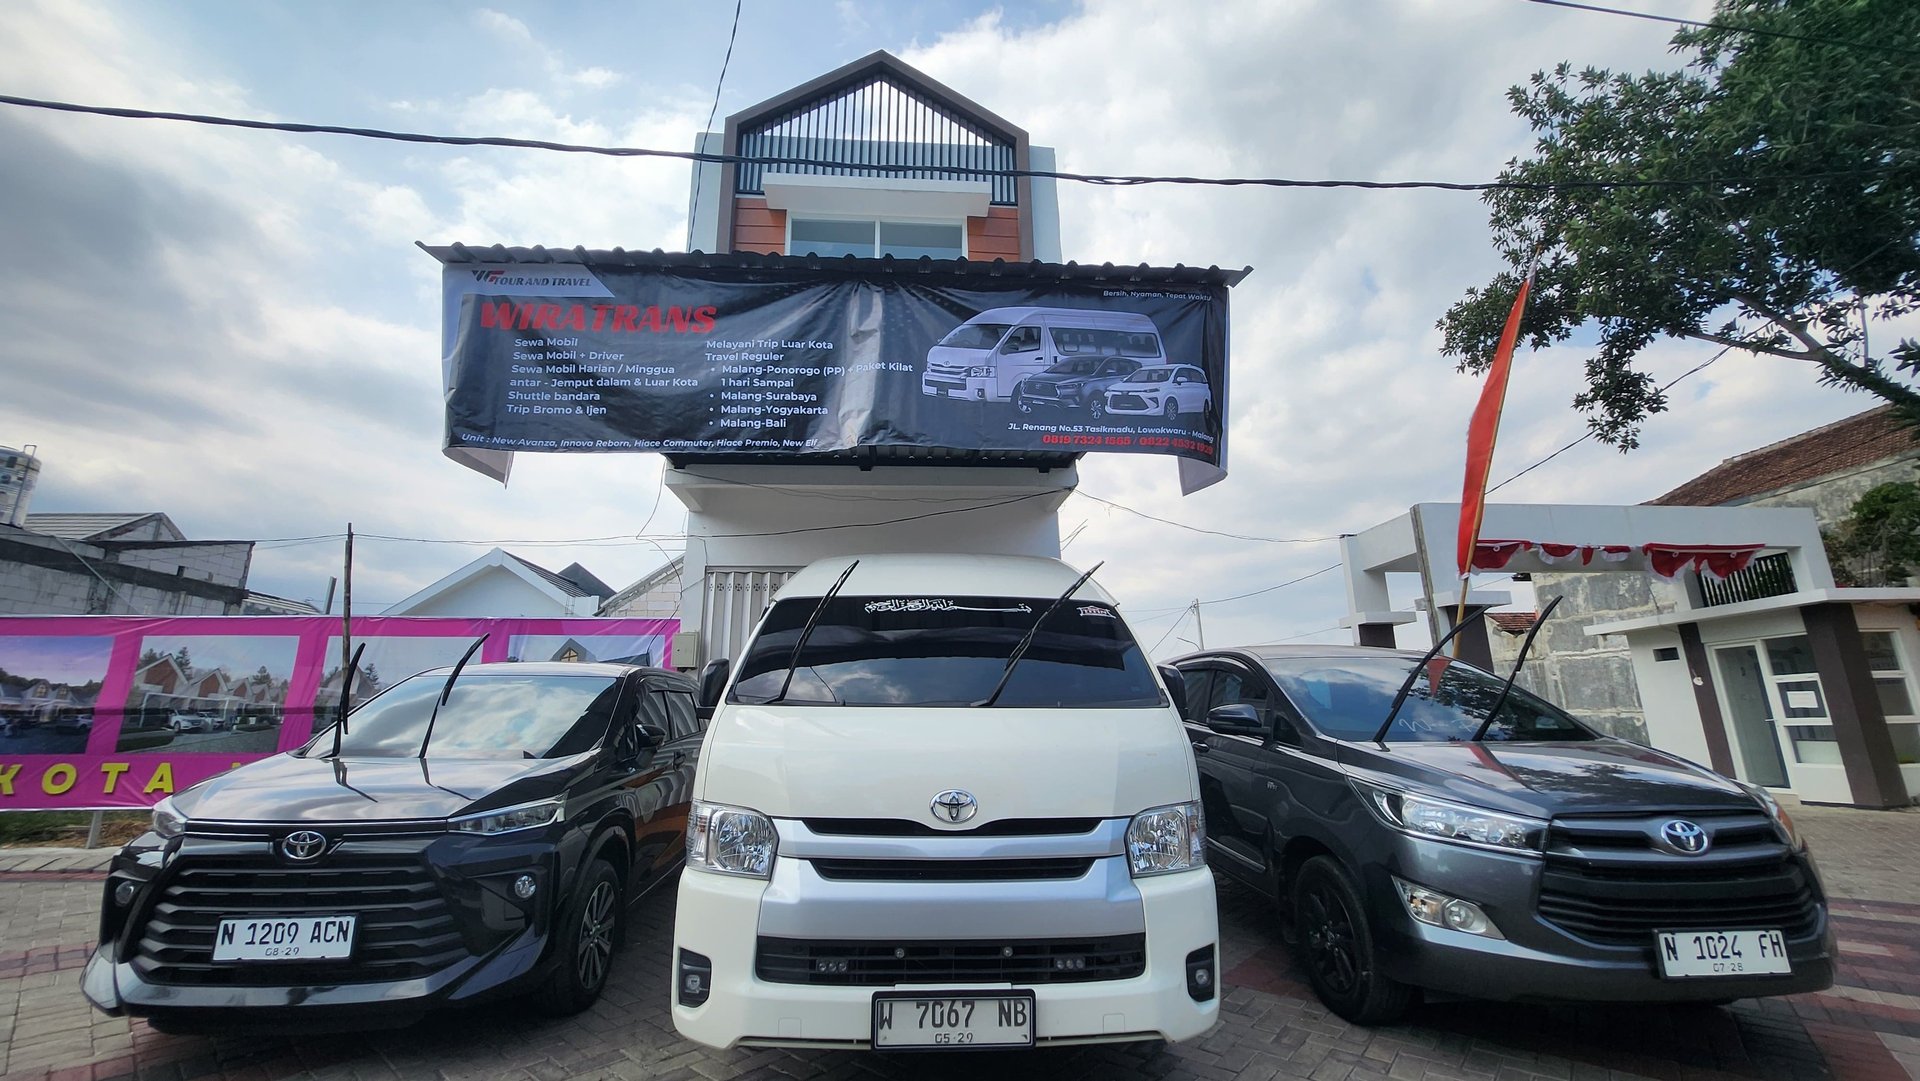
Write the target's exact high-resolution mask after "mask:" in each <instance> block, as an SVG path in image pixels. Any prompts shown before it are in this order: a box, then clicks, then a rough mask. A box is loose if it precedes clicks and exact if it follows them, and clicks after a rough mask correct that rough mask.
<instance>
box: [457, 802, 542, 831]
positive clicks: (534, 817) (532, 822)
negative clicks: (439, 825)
mask: <svg viewBox="0 0 1920 1081" xmlns="http://www.w3.org/2000/svg"><path fill="white" fill-rule="evenodd" d="M560 808H561V801H560V800H557V799H543V800H541V801H539V802H538V803H522V804H519V805H518V806H514V807H502V808H500V809H499V810H497V811H482V812H481V813H479V814H471V815H461V816H460V817H459V818H449V819H447V828H448V829H450V830H452V831H453V832H455V833H478V834H482V835H486V836H491V835H493V834H496V833H512V832H514V831H515V830H530V829H535V828H537V827H540V826H550V825H552V824H553V823H554V822H556V821H558V820H559V818H560Z"/></svg>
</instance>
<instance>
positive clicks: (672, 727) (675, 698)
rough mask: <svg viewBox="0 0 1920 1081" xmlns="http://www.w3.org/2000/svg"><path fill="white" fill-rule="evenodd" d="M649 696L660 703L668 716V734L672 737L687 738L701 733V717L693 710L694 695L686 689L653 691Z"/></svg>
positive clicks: (662, 710)
mask: <svg viewBox="0 0 1920 1081" xmlns="http://www.w3.org/2000/svg"><path fill="white" fill-rule="evenodd" d="M648 697H649V698H652V699H654V700H656V701H657V702H658V703H659V704H660V710H661V712H663V713H665V714H666V716H667V724H666V729H667V735H668V737H669V738H672V739H685V738H687V737H688V736H694V735H699V733H700V718H699V717H698V716H697V715H696V714H695V713H694V711H693V696H692V695H690V694H688V693H687V692H685V691H651V692H649V693H648Z"/></svg>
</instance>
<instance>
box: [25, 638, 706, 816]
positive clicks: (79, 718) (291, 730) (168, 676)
mask: <svg viewBox="0 0 1920 1081" xmlns="http://www.w3.org/2000/svg"><path fill="white" fill-rule="evenodd" d="M679 628H680V622H679V621H678V620H672V619H412V618H391V619H389V618H385V617H379V616H374V617H370V618H366V619H356V620H354V621H353V644H354V645H355V646H356V647H357V646H360V645H363V644H364V645H365V646H366V650H365V651H364V652H363V653H362V654H361V657H360V667H359V670H358V674H357V675H356V676H355V677H354V679H353V687H352V700H351V704H352V705H355V706H357V705H359V704H360V703H362V702H364V701H366V700H368V699H369V698H372V697H373V696H375V695H377V694H379V693H380V692H381V691H384V690H386V689H387V688H388V687H391V686H393V685H394V684H397V683H399V682H401V681H402V680H404V679H406V678H407V677H408V676H411V675H414V674H415V673H418V672H424V671H427V670H429V669H434V668H444V667H446V666H449V665H452V664H454V663H456V662H458V661H459V659H460V657H461V655H462V654H464V653H466V651H467V649H468V647H470V646H471V645H473V642H474V639H476V638H478V637H480V636H481V635H482V634H484V635H486V636H487V639H486V642H485V643H484V644H483V645H482V646H481V648H480V652H479V653H476V654H475V655H474V658H473V659H474V660H475V661H617V662H621V663H626V664H638V665H669V664H670V663H671V656H670V652H671V643H672V641H673V635H674V632H675V631H677V630H679ZM340 654H341V650H340V620H339V619H338V618H335V617H331V616H194V617H183V618H177V619H166V618H148V617H137V616H47V617H33V616H4V617H0V812H5V811H9V810H19V811H45V810H91V809H110V808H117V807H126V808H137V807H146V806H150V805H152V804H154V803H157V802H159V801H160V799H161V798H162V797H165V796H169V795H172V794H173V793H175V792H178V791H180V790H181V789H183V788H186V787H188V786H189V785H192V784H195V783H197V782H199V781H203V780H205V779H207V778H208V777H211V776H213V775H214V774H216V773H220V772H222V771H224V770H229V769H232V768H233V767H235V766H239V765H244V764H246V763H248V762H252V761H254V760H256V759H259V758H263V757H265V756H267V755H270V754H274V753H276V752H280V751H290V750H293V749H295V748H298V747H300V746H303V745H304V744H305V743H306V742H307V741H308V740H309V739H310V738H312V736H313V733H314V732H315V730H316V729H325V728H327V727H329V726H330V725H331V724H332V723H333V721H334V719H335V718H336V717H338V716H339V708H340V695H341V691H342V690H343V688H344V687H345V685H346V682H347V681H346V680H345V678H344V672H345V664H344V663H343V661H342V658H341V655H340Z"/></svg>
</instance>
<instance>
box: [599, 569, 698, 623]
mask: <svg viewBox="0 0 1920 1081" xmlns="http://www.w3.org/2000/svg"><path fill="white" fill-rule="evenodd" d="M600 614H601V615H603V616H610V617H612V616H617V617H620V618H626V619H678V618H679V617H680V579H679V578H678V577H671V578H664V579H662V580H660V581H658V582H655V583H654V584H653V585H652V586H651V587H649V588H648V589H647V590H646V591H645V592H642V593H636V594H634V595H632V596H630V597H616V598H614V603H611V604H610V605H609V606H608V607H606V608H604V609H602V610H601V611H600Z"/></svg>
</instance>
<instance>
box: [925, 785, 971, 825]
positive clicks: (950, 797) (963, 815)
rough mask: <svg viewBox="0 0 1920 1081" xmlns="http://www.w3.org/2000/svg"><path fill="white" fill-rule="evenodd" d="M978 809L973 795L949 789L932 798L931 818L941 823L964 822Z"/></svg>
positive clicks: (956, 789)
mask: <svg viewBox="0 0 1920 1081" xmlns="http://www.w3.org/2000/svg"><path fill="white" fill-rule="evenodd" d="M979 809H980V802H979V801H978V800H976V799H974V798H973V793H971V792H963V791H961V790H960V789H958V788H949V789H947V790H946V791H945V792H942V793H940V794H939V795H937V796H935V797H933V817H935V818H937V819H939V820H940V821H942V822H948V823H960V822H965V821H966V820H967V819H969V818H972V817H973V814H974V812H975V811H978V810H979Z"/></svg>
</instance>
